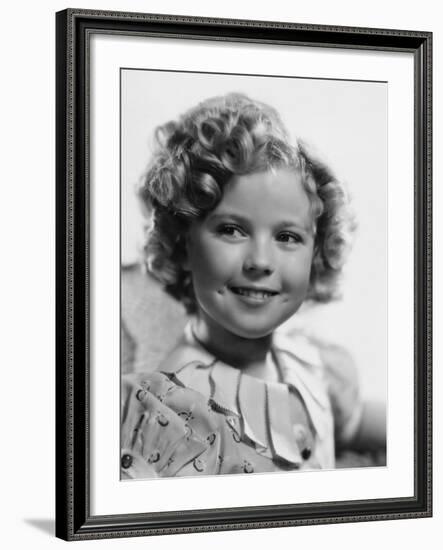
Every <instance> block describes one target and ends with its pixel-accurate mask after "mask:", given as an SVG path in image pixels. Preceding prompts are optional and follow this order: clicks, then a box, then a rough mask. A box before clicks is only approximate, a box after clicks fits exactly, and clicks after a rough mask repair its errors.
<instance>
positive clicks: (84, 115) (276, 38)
mask: <svg viewBox="0 0 443 550" xmlns="http://www.w3.org/2000/svg"><path fill="white" fill-rule="evenodd" d="M93 34H109V35H111V34H119V35H124V36H151V37H152V36H156V37H162V38H186V39H191V40H219V41H220V40H221V41H229V42H232V41H235V42H249V43H258V44H260V43H263V44H264V43H266V44H270V45H273V44H275V45H277V44H285V45H292V46H305V47H306V46H313V47H322V48H352V49H357V50H358V49H367V50H379V51H386V52H409V53H412V54H413V56H414V117H415V120H414V198H415V200H414V241H415V242H414V280H415V283H414V332H415V336H414V376H415V379H414V403H411V406H413V407H414V424H415V425H414V428H415V429H414V488H415V490H414V496H412V497H402V498H384V499H374V500H359V501H354V500H353V501H342V502H320V503H313V504H290V505H264V506H254V507H235V508H227V509H206V510H191V511H184V510H179V511H171V512H153V513H145V514H116V515H111V516H93V515H91V513H90V480H89V476H90V469H89V452H90V433H89V426H90V422H89V420H90V419H89V414H90V409H89V407H90V394H89V383H90V376H91V372H90V364H89V354H90V347H89V346H90V343H89V339H90V334H89V304H90V289H89V277H90V273H89V267H90V252H89V232H90V225H89V216H90V210H89V208H90V205H89V193H90V188H89V186H90V181H89V163H90V157H89V145H90V142H89V100H90V98H89V84H90V81H89V62H90V50H89V44H90V38H91V36H92V35H93ZM431 181H432V33H430V32H416V31H403V30H388V29H369V28H354V27H337V26H324V25H306V24H296V23H282V22H268V21H249V20H230V19H212V18H211V19H207V18H201V17H187V16H173V15H158V14H141V13H126V12H107V11H94V10H80V9H68V10H64V11H62V12H58V13H57V14H56V536H58V537H60V538H62V539H65V540H84V539H93V538H107V537H125V536H142V535H160V534H173V533H186V532H199V531H200V532H201V531H221V530H229V529H254V528H270V527H284V526H285V527H287V526H295V525H314V524H325V523H336V522H351V521H352V522H357V521H373V520H382V519H406V518H418V517H429V516H431V515H432V413H431V409H432V238H431V237H432V202H431V201H432V194H431V192H432V189H431ZM117 222H118V220H116V223H117ZM74 273H75V276H74ZM74 411H75V415H74ZM74 488H75V489H74Z"/></svg>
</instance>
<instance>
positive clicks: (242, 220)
mask: <svg viewBox="0 0 443 550" xmlns="http://www.w3.org/2000/svg"><path fill="white" fill-rule="evenodd" d="M226 219H230V220H232V221H235V222H237V223H239V224H241V225H245V226H247V227H249V226H250V225H251V220H250V219H248V218H246V217H244V216H242V215H240V214H235V213H234V212H218V213H217V214H210V215H209V217H208V220H210V221H212V222H217V221H223V220H226ZM289 227H296V228H297V229H299V230H302V231H305V232H306V233H313V229H314V228H313V227H311V226H310V225H305V224H304V223H301V222H299V221H298V220H281V221H279V222H278V224H276V226H275V227H274V230H276V231H277V230H282V229H285V228H289Z"/></svg>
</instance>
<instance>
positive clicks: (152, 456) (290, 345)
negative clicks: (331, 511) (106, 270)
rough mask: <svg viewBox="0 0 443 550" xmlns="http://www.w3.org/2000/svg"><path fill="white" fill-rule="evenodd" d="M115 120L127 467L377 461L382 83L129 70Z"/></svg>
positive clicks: (382, 321)
mask: <svg viewBox="0 0 443 550" xmlns="http://www.w3.org/2000/svg"><path fill="white" fill-rule="evenodd" d="M177 90H180V94H179V95H178V97H177ZM121 123H122V141H121V162H122V172H121V174H122V180H121V186H122V187H121V192H122V216H121V219H122V226H121V231H122V234H121V239H122V243H123V244H122V258H121V259H122V274H121V276H122V280H121V284H122V294H121V314H122V318H121V323H122V325H121V361H122V365H121V368H122V375H123V376H122V388H121V392H122V432H121V446H122V449H121V456H122V458H121V466H122V469H121V472H122V479H138V478H149V477H171V476H196V475H215V474H234V473H235V474H250V473H263V472H278V471H280V472H281V471H285V472H286V471H287V472H295V471H297V470H316V469H319V470H321V469H333V468H337V467H341V468H346V467H347V468H349V467H363V466H373V467H375V466H385V464H386V418H385V416H386V415H385V411H386V384H387V363H386V360H387V334H386V330H387V299H386V293H387V242H386V241H387V234H386V230H387V225H386V212H387V192H386V180H387V149H386V146H387V135H386V132H387V86H386V83H384V82H371V81H367V82H364V81H363V82H361V81H360V82H359V81H340V80H321V79H303V78H278V77H266V76H260V75H254V76H252V75H248V76H246V75H223V74H195V73H184V72H168V71H164V72H163V71H149V70H138V71H137V70H136V69H128V70H125V69H123V70H122V71H121Z"/></svg>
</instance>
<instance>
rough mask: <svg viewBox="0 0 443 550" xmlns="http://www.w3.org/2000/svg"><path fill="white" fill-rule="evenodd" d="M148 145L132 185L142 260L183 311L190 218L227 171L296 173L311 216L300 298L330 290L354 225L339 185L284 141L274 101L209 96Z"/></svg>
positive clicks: (213, 198) (191, 308)
mask: <svg viewBox="0 0 443 550" xmlns="http://www.w3.org/2000/svg"><path fill="white" fill-rule="evenodd" d="M155 145H156V147H155V150H154V154H153V157H152V160H151V162H150V164H149V166H148V169H147V172H146V175H145V177H144V178H143V182H142V184H141V186H140V188H139V196H140V198H141V200H142V202H143V203H144V206H145V207H146V208H147V209H148V211H149V213H150V223H149V224H148V225H147V228H146V243H145V247H144V261H145V264H146V267H147V269H148V271H149V272H150V273H152V274H153V275H154V277H155V278H157V279H158V280H159V281H161V283H162V284H163V285H164V288H165V290H166V291H167V292H168V293H169V294H171V295H172V296H174V297H175V298H176V299H177V300H179V301H181V302H182V303H183V304H184V306H185V308H186V310H187V311H188V312H189V313H194V312H195V311H196V310H197V304H196V300H195V295H194V291H193V286H192V279H191V275H190V273H189V272H188V271H186V270H184V269H183V267H182V265H183V261H184V259H185V235H186V233H187V230H188V228H189V226H190V224H191V223H192V221H193V220H195V219H199V218H202V217H204V216H205V215H207V213H208V212H210V211H211V210H213V209H214V208H215V207H216V206H217V204H218V203H219V201H220V200H221V199H222V197H223V189H224V187H225V185H227V184H228V183H229V181H230V179H231V178H232V177H233V176H234V175H244V174H250V173H257V172H262V171H267V170H271V169H276V168H282V167H290V168H292V169H294V170H295V171H297V172H298V173H299V174H300V175H301V181H302V184H303V186H304V189H305V190H306V192H307V194H308V197H309V199H310V202H311V210H312V214H313V216H314V219H316V235H315V250H314V257H313V261H312V267H311V276H310V288H309V293H308V296H307V298H308V299H310V300H315V301H319V302H326V301H329V300H331V299H333V298H335V297H337V295H338V293H337V290H338V282H339V277H340V274H341V271H342V267H343V264H344V261H345V258H346V254H347V251H348V249H349V244H350V235H351V233H352V231H353V230H354V227H355V223H354V218H353V215H352V214H351V211H350V208H349V202H348V198H347V193H346V191H345V188H344V186H343V184H342V183H341V182H340V181H339V180H337V179H336V178H335V177H334V175H333V174H332V172H331V171H330V169H329V168H328V167H327V166H326V164H324V163H323V162H322V161H321V160H319V159H318V158H316V157H315V156H314V155H313V154H312V153H311V152H310V151H309V150H308V147H307V146H306V145H305V144H304V143H303V142H298V143H297V145H296V146H292V145H290V143H289V137H288V133H287V131H286V128H285V127H284V125H283V122H282V120H281V118H280V116H279V114H278V113H277V111H276V110H275V109H273V108H272V107H270V106H269V105H266V104H264V103H261V102H258V101H255V100H252V99H250V98H249V97H247V96H246V95H243V94H239V93H231V94H228V95H226V96H221V97H214V98H211V99H208V100H206V101H204V102H202V103H200V104H199V105H197V106H196V107H195V108H193V109H191V110H189V111H187V112H186V113H184V114H183V115H182V116H181V117H180V118H179V119H178V120H177V121H171V122H167V123H166V124H164V125H162V126H159V127H158V128H157V129H156V132H155Z"/></svg>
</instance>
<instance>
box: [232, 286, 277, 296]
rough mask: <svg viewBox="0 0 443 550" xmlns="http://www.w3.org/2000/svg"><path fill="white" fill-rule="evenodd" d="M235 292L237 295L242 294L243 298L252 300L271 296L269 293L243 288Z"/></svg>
mask: <svg viewBox="0 0 443 550" xmlns="http://www.w3.org/2000/svg"><path fill="white" fill-rule="evenodd" d="M235 292H236V293H237V294H242V295H243V296H251V297H254V298H267V297H268V296H272V294H271V293H270V292H265V291H261V290H247V289H245V288H236V289H235Z"/></svg>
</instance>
